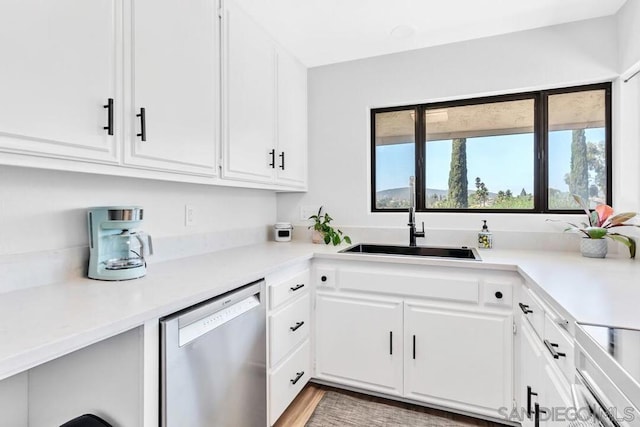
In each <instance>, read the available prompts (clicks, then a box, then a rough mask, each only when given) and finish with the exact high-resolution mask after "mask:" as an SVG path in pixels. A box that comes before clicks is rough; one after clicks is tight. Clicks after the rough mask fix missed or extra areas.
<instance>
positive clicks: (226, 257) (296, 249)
mask: <svg viewBox="0 0 640 427" xmlns="http://www.w3.org/2000/svg"><path fill="white" fill-rule="evenodd" d="M342 248H344V246H342V247H338V248H335V247H333V246H325V245H313V244H306V243H293V242H292V243H275V242H270V243H264V244H260V245H255V246H248V247H241V248H234V249H229V250H224V251H218V252H213V253H210V254H206V255H201V256H194V257H189V258H183V259H177V260H173V261H168V262H163V263H158V264H153V265H151V266H150V268H149V271H148V273H147V276H146V277H144V278H142V279H137V280H132V281H124V282H104V281H96V280H90V279H84V278H79V279H76V280H72V281H68V282H65V283H58V284H54V285H48V286H40V287H35V288H28V289H24V290H19V291H14V292H9V293H5V294H2V295H1V296H0V343H1V344H0V379H4V378H6V377H9V376H11V375H13V374H16V373H19V372H22V371H24V370H27V369H29V368H31V367H34V366H37V365H39V364H41V363H44V362H47V361H49V360H52V359H55V358H56V357H59V356H62V355H64V354H67V353H70V352H72V351H74V350H77V349H79V348H82V347H85V346H87V345H89V344H92V343H94V342H97V341H100V340H103V339H106V338H108V337H111V336H113V335H116V334H118V333H120V332H124V331H126V330H129V329H131V328H134V327H137V326H140V325H143V324H144V323H145V322H146V321H150V320H154V319H157V318H158V317H162V316H165V315H168V314H171V313H173V312H175V311H178V310H180V309H183V308H186V307H188V306H190V305H193V304H196V303H198V302H200V301H203V300H206V299H208V298H211V297H214V296H216V295H219V294H222V293H224V292H227V291H229V290H232V289H234V288H235V287H237V286H241V285H244V284H246V283H249V282H251V281H254V280H257V279H260V278H262V277H265V276H267V275H268V274H269V273H271V272H272V271H275V270H278V269H280V268H283V267H285V266H287V265H289V264H294V263H297V262H301V261H304V260H309V259H311V258H312V257H314V256H317V257H319V258H328V259H335V258H348V259H361V260H363V259H377V260H382V258H381V257H380V256H375V257H373V256H370V255H356V254H349V255H344V254H336V252H337V250H339V249H342ZM480 254H481V256H482V259H483V261H482V262H478V261H460V260H441V259H433V258H429V259H416V258H408V257H397V256H396V257H386V256H385V257H384V259H386V260H389V261H393V262H400V263H411V264H422V265H439V266H450V267H463V268H483V269H484V268H489V269H500V270H512V271H519V272H520V273H521V274H522V275H523V276H524V277H525V278H526V279H527V280H528V281H529V282H530V283H531V284H532V286H535V287H536V290H537V291H538V292H542V293H544V294H546V295H545V296H546V297H547V298H549V299H551V300H553V301H554V302H555V303H557V305H556V308H560V309H561V310H563V311H565V312H566V313H568V314H569V315H570V316H571V317H572V318H573V319H575V320H577V321H578V322H582V323H593V324H604V325H611V326H617V327H626V328H635V329H640V310H638V308H637V307H638V305H639V303H640V262H638V261H635V260H629V259H623V258H619V259H604V260H601V259H588V258H583V257H581V256H580V254H578V253H563V252H533V251H497V250H487V251H480ZM554 305H555V304H554Z"/></svg>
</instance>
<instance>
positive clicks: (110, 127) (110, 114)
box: [102, 98, 113, 135]
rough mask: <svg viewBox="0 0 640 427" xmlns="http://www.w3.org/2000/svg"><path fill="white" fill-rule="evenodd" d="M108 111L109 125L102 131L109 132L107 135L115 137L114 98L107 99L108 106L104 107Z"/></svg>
mask: <svg viewBox="0 0 640 427" xmlns="http://www.w3.org/2000/svg"><path fill="white" fill-rule="evenodd" d="M103 107H104V108H106V109H107V125H106V126H105V127H103V128H102V129H104V130H106V131H107V135H113V98H109V99H107V105H103Z"/></svg>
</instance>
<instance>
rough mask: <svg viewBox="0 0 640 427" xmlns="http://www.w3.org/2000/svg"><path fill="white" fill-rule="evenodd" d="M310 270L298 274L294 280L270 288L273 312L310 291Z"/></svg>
mask: <svg viewBox="0 0 640 427" xmlns="http://www.w3.org/2000/svg"><path fill="white" fill-rule="evenodd" d="M309 285H310V283H309V270H305V271H303V272H302V273H299V274H296V275H295V276H293V277H292V278H290V279H288V280H285V281H283V282H280V283H278V284H276V285H273V286H270V287H269V297H270V298H269V299H270V306H269V308H271V309H272V310H273V309H274V308H276V307H279V306H281V305H282V304H285V303H286V302H288V301H291V300H292V299H293V298H295V297H297V296H298V295H302V294H304V293H307V292H308V291H309V287H310V286H309Z"/></svg>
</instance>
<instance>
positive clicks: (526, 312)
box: [518, 302, 533, 314]
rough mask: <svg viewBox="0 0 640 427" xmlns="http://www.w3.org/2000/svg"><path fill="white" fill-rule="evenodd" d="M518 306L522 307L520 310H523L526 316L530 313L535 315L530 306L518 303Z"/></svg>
mask: <svg viewBox="0 0 640 427" xmlns="http://www.w3.org/2000/svg"><path fill="white" fill-rule="evenodd" d="M518 305H519V306H520V310H522V312H523V313H524V314H529V313H533V310H529V306H528V305H526V304H523V303H521V302H519V303H518Z"/></svg>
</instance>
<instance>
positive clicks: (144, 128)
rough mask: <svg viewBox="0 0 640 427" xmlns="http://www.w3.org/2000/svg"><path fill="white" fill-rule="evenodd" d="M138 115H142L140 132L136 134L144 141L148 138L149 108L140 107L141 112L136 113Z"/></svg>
mask: <svg viewBox="0 0 640 427" xmlns="http://www.w3.org/2000/svg"><path fill="white" fill-rule="evenodd" d="M136 117H140V133H137V134H136V136H139V137H140V139H141V140H142V141H146V140H147V110H145V109H144V108H141V109H140V114H136Z"/></svg>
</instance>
